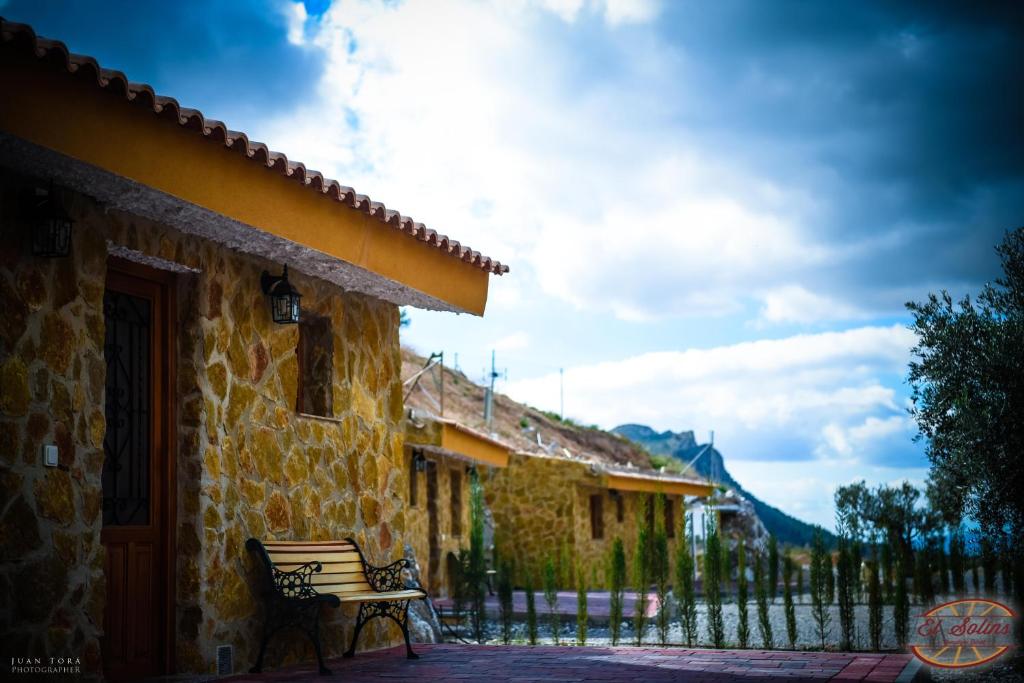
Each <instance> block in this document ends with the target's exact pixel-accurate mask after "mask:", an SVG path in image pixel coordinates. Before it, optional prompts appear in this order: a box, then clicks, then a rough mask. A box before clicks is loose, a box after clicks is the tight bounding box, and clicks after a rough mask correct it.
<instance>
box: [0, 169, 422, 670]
mask: <svg viewBox="0 0 1024 683" xmlns="http://www.w3.org/2000/svg"><path fill="white" fill-rule="evenodd" d="M4 186H5V187H8V186H10V183H5V184H4ZM3 202H4V203H3V211H2V213H0V220H2V221H3V231H4V239H3V240H0V259H2V260H0V297H2V299H3V301H4V302H5V304H4V305H5V313H4V324H3V325H2V326H0V344H2V347H0V397H2V398H0V458H2V469H0V479H2V481H3V496H4V498H3V500H2V501H0V504H2V517H0V540H2V545H3V547H4V548H5V553H4V557H3V559H0V597H2V598H3V600H2V604H3V605H4V606H5V608H4V609H2V610H0V619H2V624H3V630H4V634H5V635H6V634H8V633H9V634H10V637H11V638H13V640H9V641H7V642H10V643H13V645H12V648H13V649H15V650H18V651H19V652H20V651H22V650H23V649H24V651H25V652H26V653H40V654H46V653H53V652H57V651H61V652H65V651H68V650H69V649H70V650H72V651H74V652H76V653H77V652H81V653H83V658H88V660H89V662H90V666H92V667H93V668H95V667H97V666H98V664H99V658H100V652H99V643H98V638H99V636H100V635H101V629H102V615H103V608H104V579H103V566H104V552H103V549H102V546H101V545H100V543H99V533H100V526H101V516H100V503H101V499H102V492H101V486H100V472H101V468H102V464H103V450H102V442H103V435H104V431H105V420H104V408H103V405H104V402H103V393H104V382H105V371H106V368H105V363H104V360H103V352H102V345H103V335H104V324H103V313H102V298H103V286H104V284H103V283H104V278H105V270H106V259H107V242H108V241H109V242H111V243H113V244H116V245H121V246H124V247H127V248H129V249H132V250H135V251H137V252H141V253H143V254H147V255H150V256H154V257H157V258H159V259H163V260H165V261H168V262H174V263H177V264H182V265H185V266H187V267H189V268H191V269H193V270H195V271H196V272H195V274H191V275H181V276H179V283H178V284H179V286H178V302H179V306H178V309H179V310H178V326H177V332H178V334H177V346H178V349H177V351H178V357H177V373H178V377H177V406H176V409H177V415H178V421H179V424H178V430H177V435H178V444H177V446H178V447H177V454H176V455H177V467H178V481H177V487H178V501H177V515H178V520H177V522H178V532H177V533H178V535H177V602H178V613H177V614H176V624H177V633H176V638H177V662H178V668H179V670H182V671H211V670H212V669H213V667H214V653H215V648H216V646H217V645H220V644H232V645H234V647H235V661H236V666H237V667H239V668H241V667H243V666H244V667H248V666H249V665H250V662H251V661H252V658H253V655H254V644H255V643H257V642H258V640H257V635H258V629H259V626H260V620H259V611H258V609H257V608H256V603H255V602H254V598H253V595H252V592H251V589H250V585H251V583H250V582H251V581H252V576H253V570H254V562H253V559H252V558H251V557H249V556H248V555H247V554H246V552H245V549H244V542H245V540H246V538H248V537H250V536H255V537H257V538H274V539H296V540H301V539H314V540H320V539H330V538H340V537H346V536H352V537H354V538H355V539H356V540H357V542H358V543H359V544H360V546H361V547H362V548H363V550H364V552H365V554H366V555H367V559H368V560H370V561H371V562H378V563H384V562H387V561H390V560H393V559H396V558H398V557H400V556H401V555H402V544H403V542H404V540H405V538H406V520H405V512H404V507H405V505H404V501H405V495H406V491H407V488H408V485H407V481H406V476H407V470H406V468H405V467H404V466H403V460H404V458H403V449H402V430H401V420H402V394H401V386H400V378H399V368H400V357H399V343H398V311H397V308H396V307H395V306H393V305H391V304H386V303H383V302H380V301H378V300H376V299H372V298H370V297H366V296H362V295H355V294H349V293H345V292H343V291H342V290H340V289H339V288H337V287H335V286H333V285H329V284H327V283H325V282H322V281H319V280H315V279H312V278H307V277H304V276H303V275H301V274H300V273H297V272H292V273H291V276H292V277H291V280H292V282H293V284H294V285H295V286H296V287H297V288H298V289H299V290H300V291H301V292H302V294H303V295H304V296H303V299H302V305H303V309H304V310H306V311H309V312H311V313H314V314H316V315H319V316H324V317H326V318H328V319H330V321H331V326H332V329H333V334H334V340H333V341H334V343H333V349H334V360H333V364H334V383H333V395H332V404H333V407H334V417H333V418H331V419H324V418H312V417H304V416H301V415H298V414H296V412H295V407H296V400H297V390H298V363H297V358H296V354H295V349H296V344H297V342H298V330H297V328H296V327H295V326H281V325H275V324H274V323H273V322H272V321H271V320H270V317H269V306H268V304H267V302H266V299H265V297H264V295H263V294H262V293H261V291H260V288H259V276H260V272H261V271H262V270H263V269H269V270H272V271H274V272H277V271H278V270H279V269H280V264H276V263H269V262H263V261H261V260H259V259H255V258H250V257H246V256H242V255H239V254H237V253H235V252H232V251H230V250H228V249H225V248H223V247H221V246H219V245H216V244H214V243H211V242H208V241H205V240H201V239H197V238H195V237H192V236H185V235H182V234H181V233H178V232H177V231H175V230H173V229H170V228H167V227H165V226H161V225H158V224H154V223H151V222H149V221H146V220H143V219H139V218H137V217H134V216H130V215H124V214H120V213H116V212H105V211H104V210H103V208H102V207H100V206H97V205H96V204H95V203H94V202H92V201H91V200H89V199H88V198H86V197H82V196H78V195H74V194H72V193H70V192H68V193H65V195H64V205H65V208H66V209H67V210H68V211H69V213H70V214H71V215H72V216H73V217H74V218H75V221H76V223H75V232H74V238H73V239H74V247H73V256H72V257H71V258H69V259H47V260H41V259H35V258H33V257H32V256H31V252H30V248H29V246H28V243H27V241H26V239H25V234H24V233H25V230H24V228H23V227H21V226H19V225H18V223H17V220H16V218H15V216H16V214H15V212H14V211H13V210H11V205H12V202H13V198H12V196H11V195H10V194H9V193H5V194H4V197H3ZM43 443H57V444H58V445H59V446H60V452H61V455H60V458H61V463H62V464H63V465H65V466H66V468H61V469H51V468H44V467H43V466H42V459H41V456H40V455H39V447H40V445H41V444H43ZM8 549H13V551H14V552H9V551H8ZM26 596H31V600H28V599H26ZM8 605H10V606H11V607H10V609H7V608H6V606H8ZM339 612H341V613H339V614H336V615H332V616H331V618H330V619H329V620H328V622H327V623H326V625H325V628H324V629H323V634H324V639H325V645H326V650H327V652H328V653H330V654H337V653H338V652H340V651H341V650H342V649H343V643H347V638H348V637H349V635H350V631H351V626H352V622H353V616H354V608H351V607H346V608H342V610H339ZM399 638H400V634H399V632H398V630H397V628H396V627H394V626H393V625H390V622H388V623H387V624H385V623H383V622H381V621H380V620H377V623H375V624H373V625H372V626H369V627H368V628H367V629H364V631H363V635H362V636H361V638H360V641H361V643H362V647H363V648H364V649H368V648H373V647H381V646H384V645H389V644H393V643H396V642H398V639H399ZM268 657H269V659H268V663H269V664H270V665H271V666H273V665H276V664H277V663H278V662H281V661H292V660H295V659H298V658H302V659H308V658H311V657H312V649H311V648H310V647H309V646H308V645H307V644H306V643H305V642H304V641H303V640H302V639H299V638H292V639H285V640H284V641H281V642H280V644H279V645H278V646H277V647H274V648H271V650H270V652H269V654H268Z"/></svg>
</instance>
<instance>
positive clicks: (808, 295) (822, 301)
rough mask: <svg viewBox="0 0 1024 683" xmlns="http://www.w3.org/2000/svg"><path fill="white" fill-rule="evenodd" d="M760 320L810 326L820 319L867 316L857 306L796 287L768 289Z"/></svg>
mask: <svg viewBox="0 0 1024 683" xmlns="http://www.w3.org/2000/svg"><path fill="white" fill-rule="evenodd" d="M760 298H761V299H762V300H763V301H764V306H763V307H762V309H761V315H760V321H761V322H765V323H814V322H818V321H822V320H856V319H863V318H866V317H868V316H867V315H866V314H865V312H864V311H861V310H859V309H858V308H857V307H855V306H852V305H850V304H847V303H845V302H842V301H837V300H835V299H833V298H830V297H827V296H824V295H822V294H817V293H815V292H811V291H808V290H807V289H805V288H804V287H801V286H800V285H786V286H783V287H776V288H774V289H771V290H768V291H767V292H765V293H764V294H762V295H761V297H760Z"/></svg>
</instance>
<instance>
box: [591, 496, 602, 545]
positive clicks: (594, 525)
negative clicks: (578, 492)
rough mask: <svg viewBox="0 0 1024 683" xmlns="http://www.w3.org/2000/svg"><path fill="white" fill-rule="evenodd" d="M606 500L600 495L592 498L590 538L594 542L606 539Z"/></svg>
mask: <svg viewBox="0 0 1024 683" xmlns="http://www.w3.org/2000/svg"><path fill="white" fill-rule="evenodd" d="M603 502H604V498H603V497H602V496H601V495H600V494H598V495H596V496H591V497H590V537H591V538H592V539H594V540H600V539H602V538H604V507H603V505H602V503H603Z"/></svg>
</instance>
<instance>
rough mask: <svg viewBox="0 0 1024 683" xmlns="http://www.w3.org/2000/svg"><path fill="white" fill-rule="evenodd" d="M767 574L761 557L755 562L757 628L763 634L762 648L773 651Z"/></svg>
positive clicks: (773, 643)
mask: <svg viewBox="0 0 1024 683" xmlns="http://www.w3.org/2000/svg"><path fill="white" fill-rule="evenodd" d="M766 573H767V572H766V571H765V569H764V568H762V566H761V555H760V554H758V555H757V559H756V560H754V597H755V598H756V600H757V627H758V630H759V631H760V632H761V647H763V648H764V649H766V650H771V649H772V648H773V647H775V641H774V639H773V638H772V622H771V618H770V615H769V614H768V579H767V577H766V576H765V574H766Z"/></svg>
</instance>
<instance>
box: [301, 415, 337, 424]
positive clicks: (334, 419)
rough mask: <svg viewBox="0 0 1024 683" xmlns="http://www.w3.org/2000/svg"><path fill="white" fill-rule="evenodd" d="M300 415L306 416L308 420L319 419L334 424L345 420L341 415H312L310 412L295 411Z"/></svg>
mask: <svg viewBox="0 0 1024 683" xmlns="http://www.w3.org/2000/svg"><path fill="white" fill-rule="evenodd" d="M295 414H296V415H297V416H299V417H304V418H306V419H307V420H319V421H320V422H330V423H332V424H339V425H340V424H341V423H342V422H344V420H342V419H341V418H340V417H327V416H326V415H312V414H310V413H301V412H300V413H295Z"/></svg>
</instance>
